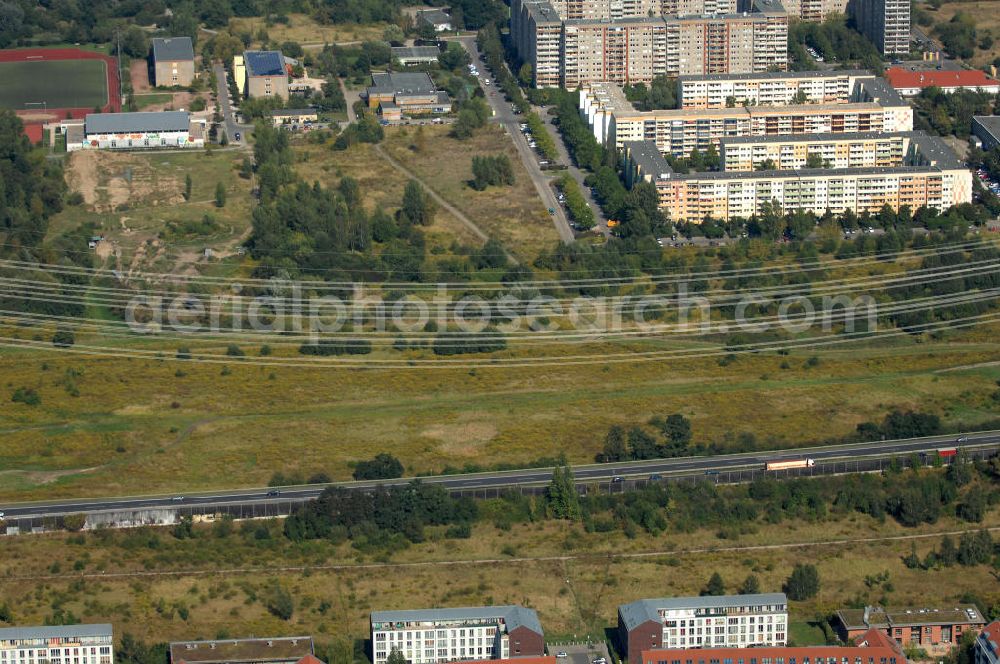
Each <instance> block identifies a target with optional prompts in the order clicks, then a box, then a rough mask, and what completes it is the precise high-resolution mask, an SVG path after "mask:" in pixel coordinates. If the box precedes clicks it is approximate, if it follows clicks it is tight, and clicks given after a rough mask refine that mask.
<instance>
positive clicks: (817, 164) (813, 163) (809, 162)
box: [806, 152, 823, 168]
mask: <svg viewBox="0 0 1000 664" xmlns="http://www.w3.org/2000/svg"><path fill="white" fill-rule="evenodd" d="M806 168H823V155H821V154H820V153H818V152H810V153H809V154H807V155H806Z"/></svg>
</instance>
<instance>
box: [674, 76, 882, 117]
mask: <svg viewBox="0 0 1000 664" xmlns="http://www.w3.org/2000/svg"><path fill="white" fill-rule="evenodd" d="M873 78H875V74H874V73H872V72H870V71H859V70H856V71H799V72H768V73H762V74H743V75H740V76H731V75H729V74H711V75H708V76H681V77H680V78H679V79H678V81H677V84H678V103H679V106H680V108H726V107H733V106H790V105H792V104H796V103H798V104H846V103H847V102H849V101H851V96H852V92H853V90H854V88H855V85H856V84H857V82H858V81H859V80H860V79H873Z"/></svg>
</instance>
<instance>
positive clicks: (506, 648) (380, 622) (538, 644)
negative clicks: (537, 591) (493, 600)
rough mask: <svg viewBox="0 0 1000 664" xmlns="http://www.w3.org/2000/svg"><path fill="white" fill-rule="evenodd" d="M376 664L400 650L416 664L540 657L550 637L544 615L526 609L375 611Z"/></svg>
mask: <svg viewBox="0 0 1000 664" xmlns="http://www.w3.org/2000/svg"><path fill="white" fill-rule="evenodd" d="M371 639H372V652H373V657H374V664H385V661H386V660H387V659H388V658H389V654H390V653H392V652H393V651H394V650H395V651H398V652H400V653H401V654H402V655H403V656H404V657H405V658H406V659H407V661H409V662H410V663H411V664H438V663H439V662H454V661H473V660H487V659H510V658H513V657H540V656H542V655H543V654H544V653H545V637H544V634H543V632H542V626H541V623H539V621H538V614H537V613H536V612H535V611H534V610H533V609H526V608H524V607H521V606H480V607H471V608H461V609H418V610H407V611H374V612H372V614H371Z"/></svg>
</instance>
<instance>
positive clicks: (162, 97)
mask: <svg viewBox="0 0 1000 664" xmlns="http://www.w3.org/2000/svg"><path fill="white" fill-rule="evenodd" d="M173 98H174V95H173V94H172V93H170V92H150V93H146V94H138V95H135V105H136V107H137V108H138V109H139V110H140V111H141V110H142V109H144V108H146V107H147V106H153V105H154V104H168V103H170V102H171V101H173Z"/></svg>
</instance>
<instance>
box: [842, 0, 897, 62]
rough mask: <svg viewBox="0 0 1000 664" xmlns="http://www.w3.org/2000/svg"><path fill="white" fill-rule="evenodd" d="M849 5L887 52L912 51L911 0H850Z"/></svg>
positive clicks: (866, 31) (866, 33) (863, 27)
mask: <svg viewBox="0 0 1000 664" xmlns="http://www.w3.org/2000/svg"><path fill="white" fill-rule="evenodd" d="M847 9H848V12H849V13H850V14H851V15H852V16H854V21H855V23H856V24H857V26H858V30H859V31H860V32H861V34H863V35H864V36H865V37H868V39H870V40H871V41H872V43H873V44H875V47H876V48H878V50H879V51H881V52H882V53H883V54H884V55H905V54H907V53H909V52H910V0H850V2H849V3H848V7H847Z"/></svg>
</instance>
